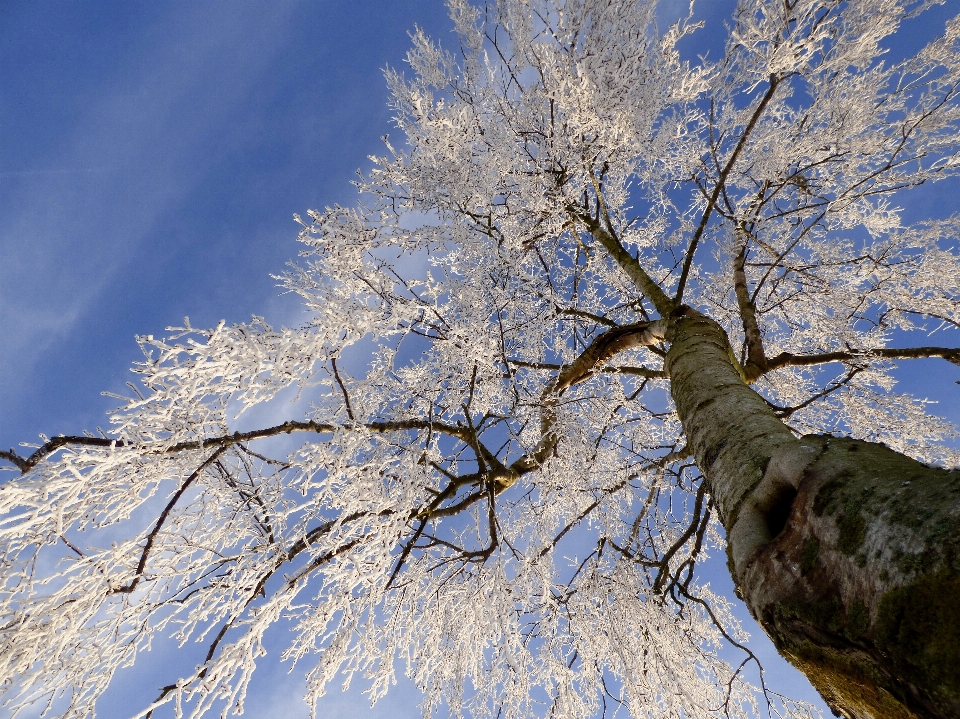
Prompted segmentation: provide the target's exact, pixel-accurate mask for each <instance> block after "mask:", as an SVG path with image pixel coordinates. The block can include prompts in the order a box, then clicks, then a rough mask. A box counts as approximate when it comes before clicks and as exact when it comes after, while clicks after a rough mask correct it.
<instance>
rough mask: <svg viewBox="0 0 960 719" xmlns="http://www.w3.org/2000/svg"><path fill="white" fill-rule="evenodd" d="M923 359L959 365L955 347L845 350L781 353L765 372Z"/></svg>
mask: <svg viewBox="0 0 960 719" xmlns="http://www.w3.org/2000/svg"><path fill="white" fill-rule="evenodd" d="M923 357H942V358H943V359H945V360H947V362H952V363H953V364H955V365H960V348H955V347H904V348H894V347H883V348H878V349H866V350H847V351H845V352H824V353H823V354H816V355H795V354H792V353H790V352H781V353H780V354H778V355H777V356H776V357H772V358H771V359H769V360H767V371H768V372H769V371H770V370H775V369H777V368H779V367H809V366H811V365H817V364H826V363H828V362H845V361H847V360H869V359H873V358H879V359H920V358H923Z"/></svg>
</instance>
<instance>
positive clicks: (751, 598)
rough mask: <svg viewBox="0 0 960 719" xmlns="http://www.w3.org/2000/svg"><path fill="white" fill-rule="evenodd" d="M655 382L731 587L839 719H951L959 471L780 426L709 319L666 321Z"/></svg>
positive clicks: (958, 706)
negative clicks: (715, 531) (681, 441)
mask: <svg viewBox="0 0 960 719" xmlns="http://www.w3.org/2000/svg"><path fill="white" fill-rule="evenodd" d="M667 338H668V339H669V340H670V342H671V345H670V350H669V352H668V354H667V371H668V373H669V375H670V378H671V387H672V389H671V392H672V395H673V399H674V402H675V404H676V407H677V411H678V412H679V415H680V419H681V422H682V423H683V427H684V430H685V433H686V435H687V440H688V443H689V444H688V446H689V447H690V448H691V450H692V452H693V455H694V457H695V458H696V461H697V464H698V465H699V467H700V470H701V472H702V473H703V476H704V478H705V480H706V481H707V482H708V486H709V490H710V492H711V493H712V495H713V498H714V502H715V503H716V505H717V507H718V509H719V511H720V518H721V520H722V522H723V524H724V527H725V528H726V531H727V541H728V546H727V552H728V557H729V561H728V564H729V567H730V571H731V573H732V575H733V579H734V582H735V584H736V586H737V592H738V594H739V595H740V596H741V597H742V598H743V599H744V601H745V603H746V605H747V607H748V608H749V610H750V612H751V613H752V614H753V616H754V617H755V618H756V619H757V621H758V622H759V623H760V624H761V625H762V626H763V628H764V629H765V630H766V632H767V633H768V634H769V635H770V637H771V639H772V640H773V642H774V644H775V645H776V647H777V649H778V650H779V651H780V653H781V654H782V655H783V656H784V657H786V658H787V659H788V660H789V661H790V662H791V663H793V664H794V665H795V666H796V667H797V668H799V669H800V670H801V671H802V672H803V673H804V674H805V675H806V676H807V677H808V678H809V679H810V681H811V682H812V683H813V685H814V687H815V688H816V689H817V690H818V691H819V692H820V694H821V695H822V696H823V698H824V700H825V701H826V702H827V704H828V705H829V706H830V707H831V708H832V709H833V710H834V712H835V713H836V714H837V715H838V716H840V715H842V716H846V717H850V718H851V719H880V718H881V717H882V718H888V717H889V718H898V719H899V718H907V717H936V718H937V719H946V718H947V717H960V471H956V470H945V469H941V468H937V467H930V466H927V465H925V464H922V463H920V462H917V461H916V460H913V459H911V458H909V457H907V456H905V455H902V454H899V453H897V452H894V451H893V450H891V449H889V448H888V447H886V446H884V445H882V444H874V443H870V442H864V441H860V440H854V439H847V438H837V437H833V436H829V435H808V436H804V437H797V436H795V435H794V434H793V433H792V432H791V430H790V429H789V428H788V427H787V426H786V425H784V424H783V422H781V421H780V420H779V419H778V418H777V416H776V415H775V414H774V412H773V411H772V410H771V408H770V406H769V405H768V404H767V403H766V402H765V401H764V400H763V399H762V398H761V397H760V396H759V395H758V394H757V393H756V392H754V391H753V390H752V389H751V388H750V387H749V386H748V385H747V384H746V383H745V382H744V381H743V378H742V374H741V371H740V370H739V368H738V365H737V364H736V361H735V359H734V356H733V353H732V350H731V348H730V345H729V342H728V340H727V337H726V335H725V333H724V331H723V330H722V328H721V327H720V326H719V325H717V323H716V322H714V321H712V320H710V319H708V318H706V317H703V316H701V315H699V314H697V313H695V312H693V311H690V310H688V311H687V313H686V315H685V316H682V317H678V318H677V319H676V320H675V321H674V322H673V323H672V324H671V328H670V330H669V331H668V335H667Z"/></svg>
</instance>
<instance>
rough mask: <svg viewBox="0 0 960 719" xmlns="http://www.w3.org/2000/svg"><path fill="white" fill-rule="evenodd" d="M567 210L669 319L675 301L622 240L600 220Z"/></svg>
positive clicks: (574, 209) (573, 209) (571, 209)
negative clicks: (628, 250) (606, 228)
mask: <svg viewBox="0 0 960 719" xmlns="http://www.w3.org/2000/svg"><path fill="white" fill-rule="evenodd" d="M567 209H568V211H569V212H570V213H571V214H572V215H573V216H574V217H576V219H578V220H579V221H580V222H582V223H583V224H584V225H586V227H587V230H588V231H589V232H590V234H591V235H592V236H593V238H594V239H595V240H596V241H597V242H599V243H600V245H601V246H602V247H603V249H605V250H606V251H607V252H608V253H609V254H610V256H611V257H612V258H613V260H614V262H616V263H617V264H618V265H620V268H621V269H622V270H623V271H624V272H626V273H627V277H629V278H630V279H631V280H632V281H633V284H634V285H635V286H636V287H637V289H638V290H640V291H641V292H642V293H643V294H644V296H645V297H646V298H647V299H649V300H650V301H651V302H652V303H653V306H654V307H655V308H656V310H657V312H659V313H660V315H661V316H663V317H668V316H669V315H670V313H671V312H672V311H673V310H674V308H675V307H676V305H675V304H674V302H673V300H671V299H670V298H669V297H667V295H666V294H664V292H663V290H661V289H660V285H658V284H657V283H656V281H654V279H653V278H652V277H651V276H650V275H648V274H647V271H646V270H644V269H643V267H641V266H640V263H639V262H638V261H637V258H636V257H634V256H633V255H631V254H630V253H629V252H627V248H625V247H624V246H623V245H622V244H621V242H620V240H619V239H618V238H617V237H616V236H615V235H614V234H613V233H612V232H610V231H607V230H605V229H604V228H603V227H602V226H601V225H600V222H599V220H597V219H596V218H594V217H591V216H590V215H588V214H586V213H584V212H578V211H577V209H576V208H574V207H572V206H570V207H568V208H567Z"/></svg>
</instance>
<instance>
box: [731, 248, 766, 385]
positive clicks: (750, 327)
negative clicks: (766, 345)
mask: <svg viewBox="0 0 960 719" xmlns="http://www.w3.org/2000/svg"><path fill="white" fill-rule="evenodd" d="M746 261H747V242H746V238H744V242H743V244H742V245H741V247H740V252H738V253H737V256H736V257H735V258H734V260H733V289H734V292H735V293H736V295H737V305H738V306H739V308H740V319H741V321H742V322H743V336H744V338H745V339H746V342H747V361H746V363H745V364H744V367H743V369H744V371H745V373H746V376H747V380H748V381H752V380H753V379H756V378H757V377H759V376H761V375H762V374H763V373H764V372H765V371H766V369H767V356H766V354H765V353H764V351H763V337H762V336H761V334H760V326H759V325H758V324H757V308H756V307H755V306H754V304H753V301H752V300H751V298H750V292H749V291H748V289H747V273H746V272H745V270H744V266H745V264H746Z"/></svg>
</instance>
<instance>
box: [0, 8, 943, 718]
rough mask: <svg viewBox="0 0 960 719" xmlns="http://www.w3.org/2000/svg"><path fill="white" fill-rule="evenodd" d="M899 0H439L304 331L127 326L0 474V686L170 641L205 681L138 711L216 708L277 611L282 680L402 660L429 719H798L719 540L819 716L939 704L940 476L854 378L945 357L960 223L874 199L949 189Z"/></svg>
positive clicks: (920, 414) (129, 657)
mask: <svg viewBox="0 0 960 719" xmlns="http://www.w3.org/2000/svg"><path fill="white" fill-rule="evenodd" d="M930 4H931V3H929V2H920V1H913V2H911V1H910V0H883V1H881V0H875V1H874V2H862V3H855V4H848V3H844V2H832V1H823V0H817V1H813V0H792V1H791V0H784V1H783V2H777V3H769V2H757V1H756V0H744V1H743V2H741V4H740V6H739V8H738V9H737V12H736V15H735V17H734V19H733V21H732V25H731V30H730V37H729V41H728V44H727V48H726V53H725V55H724V56H723V57H722V58H720V59H719V60H718V61H717V62H711V61H709V60H708V59H701V60H700V61H699V62H698V63H695V64H691V63H688V62H686V61H685V60H683V59H682V58H681V55H680V52H679V50H678V43H682V42H685V41H686V39H687V38H693V39H695V37H696V35H695V34H694V33H695V31H696V29H697V25H696V23H694V22H693V21H692V16H691V17H687V18H685V19H682V20H680V21H679V22H677V23H675V24H673V25H671V26H670V27H669V28H668V29H667V30H666V31H665V32H663V33H659V32H658V31H657V18H656V15H655V7H654V6H653V4H647V3H635V2H628V1H622V2H621V1H618V0H568V1H567V2H562V3H558V2H551V1H548V0H503V1H502V2H500V3H499V4H498V5H497V6H496V7H492V6H484V7H483V8H478V7H475V6H473V5H470V4H468V3H467V2H466V1H465V0H451V2H450V11H451V16H452V17H453V20H454V23H455V27H456V31H457V37H458V40H459V45H458V47H457V52H456V53H451V52H448V51H445V50H443V49H441V48H440V47H439V46H438V45H436V44H434V43H432V42H431V41H430V40H428V39H427V38H426V37H425V36H424V35H423V34H422V33H418V34H416V35H415V36H414V38H413V40H414V49H413V50H412V51H411V53H410V55H409V57H408V61H409V63H410V66H411V69H412V71H413V78H412V79H411V80H407V79H406V78H404V77H403V76H402V75H400V74H397V73H394V72H388V79H389V82H390V86H391V89H392V92H393V103H394V108H395V111H396V117H397V124H398V126H399V127H400V129H401V130H402V131H403V132H404V134H405V144H404V145H403V146H394V145H392V144H390V141H389V140H387V144H386V147H387V151H388V154H387V155H386V156H384V157H381V158H376V164H375V168H374V170H373V171H372V172H371V173H370V174H369V175H368V176H366V177H361V178H360V180H359V181H358V183H357V184H358V188H359V190H360V193H361V199H360V202H358V204H357V206H356V207H353V208H343V207H333V208H328V209H327V210H325V211H324V212H312V213H311V214H310V221H309V222H307V221H301V224H302V226H303V230H302V232H301V234H300V240H301V241H302V242H303V243H304V246H305V249H304V251H303V253H302V255H303V257H302V259H301V261H300V263H299V264H297V265H293V266H291V268H290V270H289V272H288V273H287V274H286V275H285V276H284V277H283V278H282V282H283V284H284V286H285V287H287V288H288V289H289V290H291V291H294V292H297V293H299V294H300V295H302V296H303V298H304V301H305V303H306V305H307V307H308V308H309V310H310V312H311V313H312V320H311V321H309V322H307V323H306V324H304V325H303V326H302V327H298V328H293V329H288V328H281V329H279V330H276V329H273V328H271V327H270V326H269V325H267V324H266V322H265V321H264V320H263V319H260V318H254V319H253V321H251V322H250V323H248V324H242V325H234V326H227V325H226V324H225V323H221V324H220V325H218V326H217V327H216V328H214V329H211V330H198V329H195V328H193V327H191V326H190V324H189V322H185V323H184V326H183V327H181V328H175V329H173V330H172V333H173V334H172V335H171V336H170V337H168V338H166V339H155V338H153V337H141V338H139V339H138V341H139V343H140V345H141V347H142V348H143V350H144V357H145V358H144V361H143V362H141V363H139V364H138V365H137V366H136V367H135V371H136V372H137V373H139V375H140V384H141V386H140V387H136V388H134V392H135V396H133V397H127V398H122V401H123V405H122V406H121V407H120V408H119V409H118V410H116V412H115V413H114V414H113V415H112V417H111V420H112V422H113V427H112V430H111V432H110V433H109V434H100V435H92V434H91V435H86V436H60V437H53V438H51V439H49V440H45V441H44V444H42V445H40V446H37V447H36V448H35V451H33V452H32V453H31V454H29V455H26V456H24V455H21V454H19V453H17V452H16V451H15V450H10V451H3V452H0V457H2V458H3V459H5V460H7V462H8V463H9V464H10V465H11V466H13V467H15V468H16V469H17V470H19V471H20V473H21V476H20V477H18V478H16V479H15V480H11V481H8V482H7V483H5V484H4V485H3V487H2V490H0V503H2V507H3V513H4V515H3V516H4V519H3V522H2V525H0V532H2V535H0V536H2V546H3V571H4V583H3V584H2V589H0V597H2V598H0V602H2V610H0V626H2V627H3V632H2V639H0V642H2V644H0V646H2V647H3V651H2V652H0V675H2V676H4V677H8V678H10V679H9V680H8V682H7V683H6V684H5V685H4V688H5V690H6V691H7V694H8V697H9V701H10V702H11V704H12V705H13V706H19V705H23V704H27V703H31V702H34V701H37V700H40V699H49V700H51V701H54V700H58V701H61V702H62V705H63V706H62V708H63V712H64V714H65V715H68V716H82V715H87V714H89V713H91V712H92V709H93V706H94V702H95V701H96V698H97V696H98V695H99V694H100V693H101V692H102V691H103V689H104V688H105V687H106V686H107V684H109V682H110V679H111V677H112V676H113V674H114V672H115V671H116V670H117V669H118V668H120V667H122V666H125V665H127V664H129V663H130V662H132V661H133V660H134V658H135V656H136V654H137V653H138V652H139V651H141V650H142V649H143V648H144V647H146V646H149V641H150V637H151V636H153V635H154V634H156V633H157V632H171V631H175V632H176V634H177V636H178V637H180V638H181V639H182V640H184V641H186V640H187V639H195V638H198V637H200V638H203V639H204V641H205V642H207V646H208V652H207V654H206V658H205V662H204V663H203V664H202V665H200V666H198V667H197V668H196V669H195V670H194V671H189V670H188V671H186V673H185V674H184V675H183V676H182V678H181V680H180V681H178V682H177V683H175V684H170V685H168V686H166V687H164V688H163V689H162V690H161V693H160V695H159V697H158V698H157V700H156V701H155V702H153V703H152V704H150V705H148V706H145V707H144V711H143V712H142V713H141V716H142V715H145V714H148V713H149V712H150V711H151V710H152V709H153V708H155V707H156V706H159V705H162V704H166V703H171V702H175V703H177V705H178V706H179V704H180V702H190V701H192V702H193V704H191V705H189V706H190V709H191V711H192V712H193V714H194V715H199V714H201V713H203V712H204V711H206V710H208V709H209V708H211V707H213V706H215V705H217V704H221V703H222V704H225V706H226V707H227V709H229V708H231V707H233V708H237V709H242V706H243V699H244V692H245V689H246V686H247V682H248V681H249V678H250V674H251V672H252V671H253V670H254V668H255V665H256V660H257V658H258V657H259V656H260V655H261V654H262V651H263V650H262V638H263V635H264V633H265V632H266V630H267V629H268V628H269V627H271V626H273V625H275V624H276V623H278V622H280V621H281V620H289V621H291V622H292V626H293V627H294V639H293V641H292V643H291V644H290V647H289V649H288V650H287V651H286V653H285V655H284V656H285V658H287V659H289V660H291V661H304V662H312V663H313V666H312V667H311V668H310V669H309V670H308V672H307V694H308V698H310V699H316V698H317V697H319V696H320V695H322V693H323V692H324V690H325V687H326V685H327V684H328V683H329V681H330V680H332V679H333V677H334V676H336V675H337V674H338V673H339V672H340V671H341V670H343V671H345V672H347V674H348V675H352V674H354V673H356V672H361V673H363V674H365V675H366V676H368V678H370V679H371V684H372V694H373V696H374V698H375V697H377V696H379V695H381V694H382V693H383V692H384V691H386V688H387V686H388V685H389V683H390V681H391V679H392V677H393V673H394V671H395V668H394V661H395V660H396V659H398V658H400V657H402V658H403V659H404V660H405V661H406V663H407V671H408V672H409V673H410V674H411V676H412V677H413V678H414V679H415V681H416V682H417V684H418V685H419V686H420V687H421V688H422V689H423V690H424V692H425V706H424V711H425V713H427V714H429V713H430V712H432V711H434V710H435V709H436V708H437V707H438V706H439V704H440V702H443V701H445V702H447V703H448V705H449V707H450V709H451V710H452V712H453V713H454V714H460V713H462V712H463V711H465V710H469V711H470V712H471V713H472V714H473V715H475V716H487V715H490V716H493V715H505V716H511V717H514V716H516V717H520V716H529V715H536V714H538V713H539V714H546V715H548V716H563V717H567V716H591V715H593V714H596V713H597V712H598V711H600V710H601V708H602V709H603V710H604V711H606V709H607V704H606V702H608V701H611V702H614V703H615V704H616V703H623V704H626V705H627V709H628V710H629V711H630V712H631V713H632V714H633V715H634V716H642V715H646V714H656V715H658V716H659V715H668V716H688V717H689V716H707V715H712V714H726V715H729V716H745V715H749V714H751V713H755V712H756V711H757V710H758V702H759V701H763V700H765V701H766V702H767V705H768V706H769V707H770V708H771V710H773V711H777V712H784V713H787V714H794V715H801V716H802V715H803V714H804V713H806V712H808V711H809V710H808V708H806V707H804V706H803V705H800V704H798V703H795V702H790V701H789V700H787V699H785V698H782V697H778V696H776V695H774V694H773V693H772V692H769V691H767V690H766V689H765V688H764V687H761V689H760V691H759V693H758V692H757V691H756V690H755V689H754V688H753V687H751V686H750V685H749V684H748V683H747V682H746V680H745V679H744V678H743V676H742V671H741V670H742V669H743V666H744V665H745V664H746V662H747V661H748V660H750V659H751V656H752V655H751V654H750V652H749V649H748V647H747V646H746V645H744V638H743V636H742V632H741V631H740V629H739V628H738V626H737V624H736V621H735V620H734V618H733V617H732V615H731V614H730V611H729V605H728V604H727V602H725V600H724V599H723V598H722V597H719V596H716V595H715V594H714V593H712V592H711V591H710V589H709V587H708V586H704V585H702V584H700V583H698V581H697V576H696V572H695V570H696V567H697V563H698V562H699V561H701V560H702V559H704V558H705V557H707V556H708V555H709V554H710V553H711V552H713V551H715V550H717V549H720V548H723V547H725V548H726V552H727V556H728V565H729V567H730V571H731V573H732V576H733V578H734V581H735V582H736V584H737V587H738V593H739V594H740V595H741V596H742V598H743V600H744V601H745V603H746V605H747V607H748V608H749V609H750V611H751V613H752V614H753V615H754V616H755V617H756V618H757V619H758V620H759V621H760V623H761V624H762V625H763V626H764V628H765V629H766V631H767V632H768V633H769V635H770V636H771V638H772V639H773V640H774V642H775V644H776V645H777V647H778V649H779V650H780V651H781V653H783V654H784V656H786V657H787V658H788V659H790V661H792V662H793V663H794V664H795V665H797V666H798V667H799V668H800V669H801V670H802V671H804V672H805V673H806V675H807V676H808V677H809V678H810V679H811V681H812V682H813V684H814V686H815V687H816V688H817V689H818V690H819V691H820V692H821V694H822V695H823V696H824V698H825V699H826V701H827V702H828V703H829V704H830V705H831V706H832V707H834V708H835V709H836V710H837V711H839V712H841V713H843V714H845V715H847V716H850V717H909V716H928V717H954V716H958V715H960V676H958V673H957V672H956V671H955V669H954V667H955V666H956V664H957V661H958V660H960V649H958V647H960V636H958V632H960V629H958V627H960V622H958V619H960V618H958V617H957V609H956V607H955V605H954V603H953V601H952V600H953V596H954V595H955V594H956V591H957V590H958V589H960V519H958V514H960V501H958V499H960V496H958V494H960V475H958V474H957V473H956V472H955V471H951V470H949V469H947V468H946V467H955V466H957V465H958V464H960V461H958V460H960V456H958V454H957V452H956V451H955V450H953V449H951V448H949V447H948V446H944V445H943V444H942V442H943V441H944V440H945V439H948V438H950V437H952V436H953V435H954V430H953V428H952V427H951V426H949V424H948V423H946V422H944V421H943V420H941V419H938V418H937V417H934V416H932V415H930V414H928V413H927V411H926V407H925V404H924V403H923V402H920V401H917V400H914V399H912V398H910V397H907V396H903V395H896V394H894V393H893V392H892V391H891V389H892V386H893V376H892V372H893V370H894V367H895V364H896V362H897V361H900V360H924V359H927V358H940V359H946V360H948V361H950V362H953V363H954V364H960V350H958V349H954V348H950V347H932V346H918V345H917V338H918V337H920V336H921V333H922V335H923V337H925V336H926V332H927V331H929V329H930V328H931V327H933V326H937V327H944V328H953V329H956V328H957V327H960V312H958V302H957V294H958V291H960V290H958V288H960V281H958V277H960V263H958V257H957V249H956V245H955V242H954V240H955V237H956V234H957V231H958V227H960V218H958V217H956V216H951V217H947V218H931V219H928V220H926V221H923V222H915V223H913V224H908V223H907V222H906V221H905V220H904V219H903V213H902V212H901V211H900V210H898V209H897V208H896V207H895V205H894V203H895V202H906V198H907V197H911V195H910V194H909V193H910V191H911V190H914V189H915V188H917V187H918V186H920V185H922V184H924V183H926V182H928V181H935V180H939V179H943V178H948V177H951V176H952V175H953V174H954V173H955V172H956V170H957V168H958V167H960V164H958V158H957V153H958V150H960V145H958V143H957V140H956V138H957V133H958V129H960V128H958V124H960V103H958V97H957V90H958V82H960V64H958V63H957V62H956V61H955V58H956V57H957V56H958V51H960V20H954V21H952V22H951V23H949V24H948V26H947V28H946V31H945V32H944V34H943V35H941V36H939V37H937V38H935V39H933V40H932V41H931V42H929V43H928V44H927V45H926V46H925V47H924V48H923V49H922V50H920V51H919V52H918V53H916V54H915V55H913V56H910V57H907V58H906V59H903V60H896V59H895V60H893V61H890V62H884V60H885V58H884V53H885V51H884V47H885V45H884V43H889V42H890V39H891V38H896V37H897V35H896V34H895V33H896V32H897V30H898V28H899V27H900V25H901V23H902V22H904V21H905V20H907V19H909V18H911V17H913V16H915V15H916V14H918V13H920V12H922V11H923V10H924V9H925V8H926V7H927V6H928V5H930ZM901 198H903V199H901ZM298 220H299V218H298ZM371 337H372V338H373V339H374V340H375V342H376V349H375V351H374V352H373V355H372V357H371V358H370V360H369V362H366V363H364V362H361V361H359V360H358V355H357V354H356V352H354V354H353V355H351V348H355V347H356V346H357V345H358V343H359V342H360V341H361V340H362V339H364V338H371ZM894 340H898V342H897V343H895V342H894ZM932 361H936V360H935V359H934V360H932ZM364 365H365V366H364ZM291 387H292V388H295V389H296V391H297V392H299V394H300V396H302V397H303V398H304V399H305V400H308V401H309V402H311V407H310V409H309V410H308V411H306V412H305V413H304V414H302V415H300V416H298V417H297V418H295V419H289V420H287V421H284V422H280V423H271V424H268V425H265V426H261V427H259V428H255V429H249V430H248V429H243V430H241V429H238V428H237V427H238V425H237V424H235V423H233V422H234V418H236V417H238V416H239V417H241V418H242V417H243V413H244V412H247V413H251V412H252V411H253V410H254V409H255V408H257V407H260V406H263V405H265V404H266V403H269V402H271V400H274V399H276V398H277V396H278V394H279V393H281V392H282V391H284V390H285V389H288V388H291ZM241 421H242V420H241ZM831 430H832V431H833V432H838V433H841V432H842V434H843V435H844V436H840V437H838V436H833V435H832V434H830V431H831ZM287 435H289V438H287V439H284V438H285V437H286V436H287ZM293 440H296V441H295V442H294V441H293ZM145 517H147V518H145ZM571 554H574V555H576V556H575V558H573V559H572V560H570V559H567V557H568V556H569V555H571ZM724 644H727V645H732V646H733V647H734V648H737V649H739V650H742V651H743V652H745V656H746V659H744V660H743V662H744V663H743V664H740V665H739V666H736V665H734V666H731V665H728V664H727V662H726V661H724V660H723V659H722V658H721V657H720V656H719V652H720V651H721V648H722V647H723V645H724ZM467 679H469V681H470V686H469V688H468V687H467V684H466V680H467ZM58 698H59V699H58ZM55 706H56V707H57V708H58V710H59V709H60V708H61V705H55Z"/></svg>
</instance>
